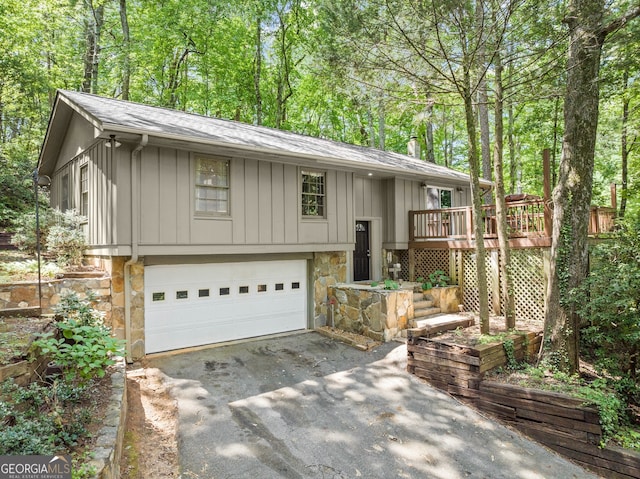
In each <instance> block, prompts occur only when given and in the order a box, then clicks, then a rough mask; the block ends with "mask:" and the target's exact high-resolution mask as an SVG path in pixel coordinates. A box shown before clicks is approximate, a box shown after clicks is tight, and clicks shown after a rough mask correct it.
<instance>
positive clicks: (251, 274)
mask: <svg viewBox="0 0 640 479" xmlns="http://www.w3.org/2000/svg"><path fill="white" fill-rule="evenodd" d="M38 171H39V174H40V175H47V176H49V177H50V178H51V191H50V195H51V196H50V197H51V206H52V207H58V208H60V209H62V210H66V209H72V208H73V209H75V210H77V212H78V213H79V214H81V215H83V216H86V218H87V221H86V224H85V225H84V228H85V233H86V238H87V244H88V246H87V250H86V255H87V256H88V257H89V258H90V259H91V260H92V261H94V262H95V263H98V264H100V265H101V266H102V267H104V268H106V269H107V270H109V271H110V272H111V275H112V278H113V286H112V289H113V291H112V301H113V310H112V321H113V325H112V326H113V328H114V331H115V332H116V334H117V335H119V336H121V337H124V338H126V339H127V349H128V350H127V353H128V357H129V359H137V358H140V357H142V356H144V355H145V354H149V353H154V352H160V351H166V350H172V349H179V348H184V347H191V346H197V345H204V344H210V343H216V342H223V341H229V340H235V339H241V338H246V337H254V336H261V335H267V334H272V333H280V332H285V331H293V330H301V329H307V328H314V327H316V326H318V325H321V324H323V322H324V321H325V313H326V307H327V306H326V302H327V287H328V286H331V285H333V284H335V283H339V282H351V281H367V280H379V279H381V278H383V277H385V276H386V275H387V274H388V269H387V268H388V267H389V264H390V263H391V264H394V263H397V262H399V261H398V258H399V257H400V256H402V255H403V254H406V251H407V249H408V245H409V239H410V228H409V222H410V215H409V211H411V210H424V209H425V208H428V209H433V208H441V207H461V206H465V205H469V204H470V203H471V198H470V189H469V177H468V175H467V174H465V173H461V172H458V171H454V170H451V169H448V168H444V167H442V166H438V165H435V164H431V163H427V162H424V161H421V160H419V159H416V158H413V157H410V156H407V155H402V154H397V153H391V152H387V151H380V150H376V149H371V148H364V147H359V146H353V145H348V144H343V143H338V142H335V141H330V140H324V139H318V138H312V137H309V136H304V135H299V134H295V133H291V132H288V131H280V130H275V129H271V128H265V127H258V126H252V125H247V124H243V123H238V122H234V121H227V120H220V119H214V118H209V117H205V116H201V115H196V114H191V113H185V112H182V111H174V110H170V109H165V108H158V107H152V106H146V105H141V104H136V103H131V102H126V101H120V100H114V99H108V98H102V97H99V96H95V95H90V94H85V93H77V92H70V91H59V92H58V94H57V96H56V99H55V104H54V106H53V111H52V114H51V118H50V121H49V126H48V130H47V133H46V137H45V139H44V143H43V146H42V151H41V155H40V159H39V165H38ZM482 184H483V185H484V186H489V184H488V183H486V182H483V183H482ZM438 221H439V222H442V217H439V220H438ZM439 227H442V224H440V226H439ZM448 228H455V225H449V226H448ZM403 269H404V267H403ZM406 273H407V272H406V271H403V275H404V277H405V278H406Z"/></svg>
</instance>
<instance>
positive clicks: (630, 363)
mask: <svg viewBox="0 0 640 479" xmlns="http://www.w3.org/2000/svg"><path fill="white" fill-rule="evenodd" d="M592 258H593V259H592V264H591V273H590V275H589V277H588V278H587V279H586V281H584V283H583V284H582V285H581V286H580V287H578V288H576V289H575V290H573V291H572V296H571V297H572V300H573V301H574V302H575V305H576V309H577V311H578V313H579V314H580V316H581V317H582V318H583V325H584V327H583V329H582V340H583V347H582V349H583V351H584V352H588V353H590V354H592V355H593V358H594V360H595V363H596V365H597V366H598V368H599V369H600V370H601V371H603V372H605V373H606V374H609V375H614V376H621V377H628V378H630V379H631V380H637V378H638V374H639V372H640V364H639V362H638V360H639V355H640V221H638V220H637V219H633V220H631V219H630V220H628V221H627V222H625V223H622V224H621V225H620V229H619V230H618V231H617V232H616V234H615V235H614V238H612V239H611V240H610V241H607V242H604V243H601V244H599V245H598V246H596V247H595V248H594V249H593V252H592ZM636 394H638V393H636Z"/></svg>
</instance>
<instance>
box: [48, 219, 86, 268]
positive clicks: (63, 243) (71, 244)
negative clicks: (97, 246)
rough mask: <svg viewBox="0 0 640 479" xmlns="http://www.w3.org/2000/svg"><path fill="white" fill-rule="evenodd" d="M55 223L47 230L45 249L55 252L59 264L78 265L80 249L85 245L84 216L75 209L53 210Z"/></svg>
mask: <svg viewBox="0 0 640 479" xmlns="http://www.w3.org/2000/svg"><path fill="white" fill-rule="evenodd" d="M53 216H54V218H55V223H54V224H53V225H52V226H51V227H50V228H49V231H48V232H47V239H46V244H47V249H48V250H49V251H50V252H51V253H53V254H55V256H56V261H57V262H58V264H60V265H64V266H66V265H72V266H78V265H80V264H81V263H82V251H83V249H84V247H85V245H86V242H85V237H84V232H83V231H82V224H83V223H84V222H86V218H85V217H84V216H80V215H78V214H76V211H75V210H68V211H64V212H62V211H60V210H58V209H55V210H53Z"/></svg>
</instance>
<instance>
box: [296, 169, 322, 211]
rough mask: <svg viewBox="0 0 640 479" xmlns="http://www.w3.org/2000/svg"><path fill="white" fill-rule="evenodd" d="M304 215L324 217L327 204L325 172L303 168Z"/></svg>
mask: <svg viewBox="0 0 640 479" xmlns="http://www.w3.org/2000/svg"><path fill="white" fill-rule="evenodd" d="M301 173H302V216H306V217H312V218H324V216H325V205H326V192H325V184H326V181H325V180H326V177H325V174H324V173H322V172H318V171H308V170H302V172H301Z"/></svg>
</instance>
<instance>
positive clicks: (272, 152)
mask: <svg viewBox="0 0 640 479" xmlns="http://www.w3.org/2000/svg"><path fill="white" fill-rule="evenodd" d="M102 126H103V128H104V130H105V131H107V130H109V131H114V132H115V131H117V132H120V133H123V134H135V135H140V134H142V135H146V133H143V131H144V130H141V129H140V128H131V127H126V126H122V125H119V124H116V123H104V124H103V125H102ZM153 136H154V137H157V138H163V139H165V140H170V141H179V142H186V143H197V144H201V145H207V146H216V147H221V148H231V149H236V150H240V151H249V152H253V153H261V154H263V155H267V156H275V157H280V158H282V157H287V158H292V159H305V160H307V161H310V162H313V163H317V164H319V165H326V166H332V167H340V168H342V169H350V168H359V169H362V170H367V169H368V170H372V171H378V172H384V173H387V174H391V175H393V176H398V175H399V174H400V175H404V176H406V175H408V176H415V175H417V176H419V177H420V178H422V177H424V178H428V179H433V178H437V179H441V180H442V179H448V180H451V181H455V182H459V183H460V184H464V185H465V186H469V184H470V179H469V178H468V176H469V175H468V173H464V172H462V171H456V170H450V171H452V172H456V173H458V174H459V175H460V177H456V176H454V175H448V174H443V175H439V174H438V172H432V173H428V172H423V171H417V170H410V169H405V168H402V169H399V168H398V167H396V166H393V165H383V164H378V163H376V164H366V163H363V162H360V161H353V160H348V159H344V158H332V157H327V156H322V155H316V154H310V153H299V152H295V151H282V150H278V149H275V148H273V149H272V148H266V147H255V146H250V145H239V144H236V143H228V142H224V141H220V140H209V139H206V138H202V137H199V136H184V135H175V134H171V133H165V132H161V131H156V132H153ZM349 146H356V147H357V145H349ZM363 148H364V147H363ZM397 154H398V155H400V153H397ZM404 156H406V155H404ZM479 180H480V185H481V186H484V187H487V188H491V187H492V186H493V183H492V182H491V181H487V180H485V179H483V178H479Z"/></svg>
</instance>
